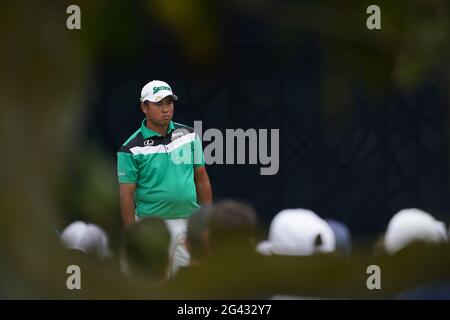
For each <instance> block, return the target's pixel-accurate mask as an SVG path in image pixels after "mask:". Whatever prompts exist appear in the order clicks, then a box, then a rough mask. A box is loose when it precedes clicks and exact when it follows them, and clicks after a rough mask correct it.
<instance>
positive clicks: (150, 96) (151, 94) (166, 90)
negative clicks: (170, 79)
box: [141, 80, 178, 102]
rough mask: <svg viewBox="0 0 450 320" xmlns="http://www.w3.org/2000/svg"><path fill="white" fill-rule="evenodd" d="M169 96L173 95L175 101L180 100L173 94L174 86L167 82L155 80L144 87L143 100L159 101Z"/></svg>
mask: <svg viewBox="0 0 450 320" xmlns="http://www.w3.org/2000/svg"><path fill="white" fill-rule="evenodd" d="M167 96H172V98H173V100H175V101H177V100H178V97H177V96H176V95H174V94H173V92H172V88H171V87H170V86H169V85H168V84H167V83H166V82H164V81H160V80H153V81H150V82H149V83H147V84H146V85H145V86H144V87H143V88H142V91H141V102H144V101H146V100H148V101H150V102H158V101H161V100H162V99H164V98H165V97H167Z"/></svg>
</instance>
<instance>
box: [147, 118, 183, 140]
mask: <svg viewBox="0 0 450 320" xmlns="http://www.w3.org/2000/svg"><path fill="white" fill-rule="evenodd" d="M146 122H147V118H145V119H144V120H143V121H142V124H141V132H142V136H143V137H144V139H148V138H150V137H154V136H157V137H162V136H161V135H160V134H159V133H158V132H155V131H153V130H150V129H149V128H147V125H146ZM173 130H175V125H174V124H173V122H172V121H170V122H169V126H168V127H167V133H171V132H172V131H173Z"/></svg>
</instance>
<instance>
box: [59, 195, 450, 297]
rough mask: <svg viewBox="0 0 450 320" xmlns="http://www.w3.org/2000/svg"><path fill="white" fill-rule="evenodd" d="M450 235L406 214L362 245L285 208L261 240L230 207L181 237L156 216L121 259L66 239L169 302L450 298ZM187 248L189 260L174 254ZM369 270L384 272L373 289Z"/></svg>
mask: <svg viewBox="0 0 450 320" xmlns="http://www.w3.org/2000/svg"><path fill="white" fill-rule="evenodd" d="M449 232H450V230H448V227H447V226H446V224H445V223H444V222H442V221H438V220H437V219H435V218H434V217H433V216H432V215H431V214H429V213H427V212H425V211H423V210H420V209H416V208H411V209H404V210H401V211H399V212H398V213H396V214H395V215H394V216H393V217H392V218H391V220H390V221H389V223H388V225H387V228H386V230H385V232H384V234H382V235H380V237H379V238H378V241H376V242H374V243H371V244H369V246H367V245H366V246H360V245H358V241H359V240H358V239H357V238H356V237H355V238H352V234H351V231H350V230H349V228H348V227H347V226H346V224H345V223H343V222H341V221H337V220H334V219H328V218H326V217H321V216H320V215H319V214H317V213H315V212H313V211H311V210H307V209H302V208H296V209H284V210H282V211H280V212H279V213H278V214H276V215H275V216H274V218H273V219H272V221H271V223H270V227H269V230H268V232H264V230H263V228H262V225H261V223H260V221H259V219H258V213H257V212H256V211H255V209H254V208H253V207H252V206H251V205H250V204H248V203H244V202H241V201H236V200H224V201H220V202H217V203H214V204H212V205H209V206H206V207H202V208H201V209H199V210H198V211H197V212H195V213H194V214H193V215H192V216H191V218H190V219H189V225H188V232H187V234H186V236H185V237H181V238H178V239H173V238H172V237H171V232H170V230H169V229H168V227H167V224H166V223H164V221H163V220H162V219H160V218H158V217H151V218H147V219H142V220H139V221H137V222H136V223H134V224H132V225H131V226H129V227H127V228H126V229H125V230H124V232H123V235H122V239H121V243H120V248H119V250H116V251H117V252H113V250H111V248H110V245H109V242H108V235H107V234H106V232H105V231H104V230H103V229H102V228H101V227H99V226H97V225H95V224H90V223H87V222H82V221H76V222H73V223H71V224H70V225H68V226H67V227H66V228H65V229H64V230H63V231H62V232H61V233H60V238H61V241H62V243H63V244H64V246H65V247H67V248H68V249H70V250H71V252H72V253H73V254H76V255H89V256H90V259H97V261H98V262H99V263H104V262H105V261H109V262H112V263H113V264H114V265H115V266H116V267H117V268H118V269H119V270H120V272H121V274H122V275H123V277H124V278H125V279H127V281H132V282H135V283H139V284H140V285H143V286H147V285H148V287H149V288H153V289H154V294H155V295H154V296H153V297H157V298H163V299H164V298H171V299H172V298H175V299H185V298H202V299H216V298H251V299H322V298H325V299H330V298H331V299H355V298H357V299H358V298H371V297H375V298H387V299H450V275H449V273H448V272H449V271H450V270H449V268H448V266H449V261H448V260H449V258H450V250H449V245H448V239H449ZM266 233H267V236H266ZM180 245H183V246H186V247H187V248H188V252H189V253H188V255H189V256H188V257H181V258H180V256H178V255H177V254H175V252H176V250H177V246H180ZM361 247H363V251H364V252H363V253H362V254H361V252H360V251H361ZM355 248H358V249H357V250H358V251H359V252H358V253H357V254H355ZM370 265H376V266H377V267H379V270H380V274H379V275H376V276H379V277H380V279H379V280H378V282H379V284H378V286H379V287H378V288H376V289H375V290H373V288H370V285H369V284H368V283H369V282H370V277H371V274H370V273H368V272H366V270H367V268H368V267H369V266H370ZM377 289H378V291H377ZM376 292H379V293H378V294H377V293H376Z"/></svg>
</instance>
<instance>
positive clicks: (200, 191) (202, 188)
mask: <svg viewBox="0 0 450 320" xmlns="http://www.w3.org/2000/svg"><path fill="white" fill-rule="evenodd" d="M194 181H195V188H196V189H197V199H198V202H199V203H200V205H202V206H204V205H207V204H210V203H211V202H212V190H211V184H210V182H209V177H208V173H207V172H206V168H205V166H201V167H197V168H195V169H194Z"/></svg>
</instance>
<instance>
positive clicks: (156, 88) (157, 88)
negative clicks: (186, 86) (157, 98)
mask: <svg viewBox="0 0 450 320" xmlns="http://www.w3.org/2000/svg"><path fill="white" fill-rule="evenodd" d="M161 90H168V91H172V90H171V89H170V88H169V87H166V86H160V87H154V88H153V94H156V93H158V92H159V91H161Z"/></svg>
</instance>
